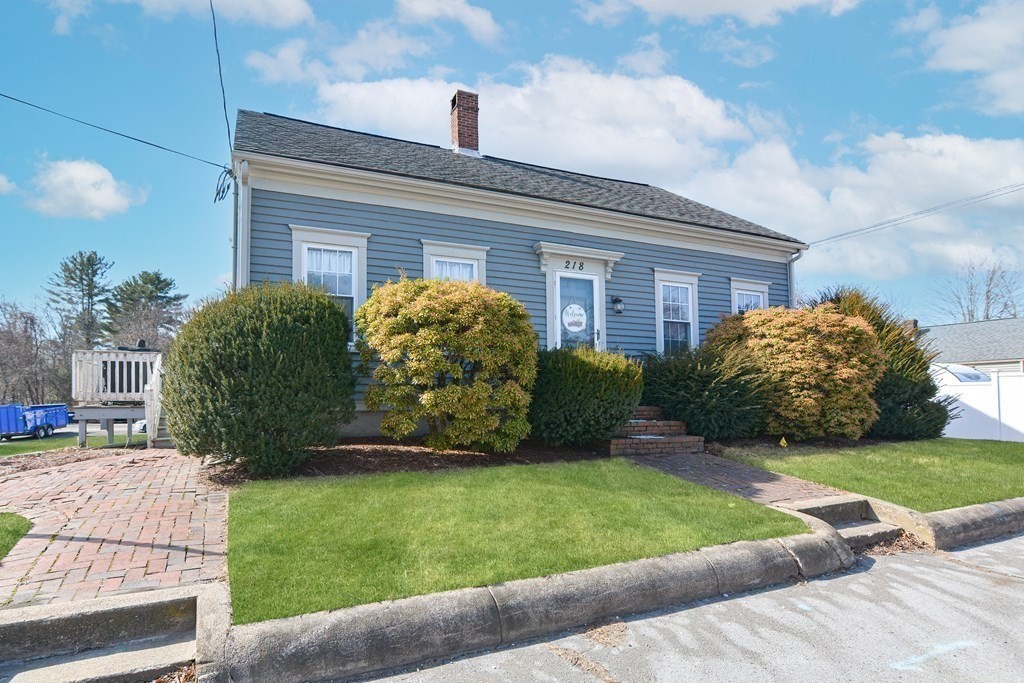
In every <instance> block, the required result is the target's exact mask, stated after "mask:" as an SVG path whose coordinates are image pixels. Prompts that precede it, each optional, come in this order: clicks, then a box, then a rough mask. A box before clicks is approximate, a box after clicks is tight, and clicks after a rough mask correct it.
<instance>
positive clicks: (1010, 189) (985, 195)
mask: <svg viewBox="0 0 1024 683" xmlns="http://www.w3.org/2000/svg"><path fill="white" fill-rule="evenodd" d="M1021 190H1024V183H1014V184H1013V185H1005V186H1003V187H997V188H995V189H994V190H989V191H988V192H982V193H981V194H976V195H972V196H970V197H962V198H961V199H954V200H953V201H951V202H946V203H945V204H939V205H937V206H932V207H929V208H927V209H921V210H920V211H915V212H913V213H908V214H905V215H903V216H897V217H896V218H890V219H889V220H885V221H881V222H880V223H874V224H872V225H868V226H866V227H863V228H857V229H856V230H848V231H846V232H841V233H839V234H837V235H832V236H831V237H825V238H822V239H820V240H816V241H814V242H811V243H810V244H811V246H818V245H822V244H829V243H831V242H838V241H839V240H845V239H849V238H851V237H858V236H860V235H867V234H869V233H872V232H878V231H879V230H885V229H886V228H892V227H895V226H897V225H903V224H904V223H910V222H912V221H916V220H920V219H922V218H926V217H928V216H931V215H932V214H935V213H938V212H939V211H945V210H947V209H959V208H961V207H964V206H970V205H971V204H980V203H981V202H987V201H989V200H990V199H995V198H996V197H1002V196H1003V195H1007V194H1012V193H1014V192H1020V191H1021Z"/></svg>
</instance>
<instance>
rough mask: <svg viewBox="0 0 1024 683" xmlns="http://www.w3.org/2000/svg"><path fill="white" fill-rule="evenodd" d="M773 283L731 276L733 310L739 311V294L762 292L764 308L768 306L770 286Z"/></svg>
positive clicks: (734, 311)
mask: <svg viewBox="0 0 1024 683" xmlns="http://www.w3.org/2000/svg"><path fill="white" fill-rule="evenodd" d="M771 284H772V283H770V282H762V281H761V280H744V279H741V278H737V277H732V278H729V286H730V290H731V294H730V296H731V298H732V312H733V313H739V312H740V306H739V301H738V299H739V296H738V295H739V294H760V295H761V301H762V302H763V303H764V308H768V287H769V285H771Z"/></svg>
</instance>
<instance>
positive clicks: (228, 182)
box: [210, 0, 235, 202]
mask: <svg viewBox="0 0 1024 683" xmlns="http://www.w3.org/2000/svg"><path fill="white" fill-rule="evenodd" d="M210 19H211V21H212V23H213V49H214V51H216V53H217V77H218V78H219V79H220V101H221V105H222V106H223V108H224V127H225V128H226V129H227V133H228V156H230V155H231V150H232V144H231V121H230V119H229V118H228V96H227V94H226V92H225V91H224V69H223V67H222V66H221V61H220V39H219V38H218V37H217V13H216V12H215V11H214V9H213V0H210ZM234 181H235V174H234V172H233V171H232V170H231V168H230V167H228V168H225V169H224V170H223V171H221V174H220V178H218V179H217V191H216V192H215V193H214V198H213V201H214V202H219V201H220V200H222V199H224V198H225V197H227V196H228V192H230V191H231V186H232V184H233V183H234Z"/></svg>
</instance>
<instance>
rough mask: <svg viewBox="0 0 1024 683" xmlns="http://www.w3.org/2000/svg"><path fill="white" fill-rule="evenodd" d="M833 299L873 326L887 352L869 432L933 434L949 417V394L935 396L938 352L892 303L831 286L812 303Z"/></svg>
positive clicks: (929, 436) (842, 309) (884, 435)
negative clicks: (934, 365)
mask: <svg viewBox="0 0 1024 683" xmlns="http://www.w3.org/2000/svg"><path fill="white" fill-rule="evenodd" d="M823 304H832V305H834V306H836V307H837V308H838V309H839V312H840V313H844V314H846V315H856V316H859V317H861V318H864V320H866V321H867V322H868V324H869V325H871V327H872V328H874V330H875V335H877V337H878V344H879V346H880V347H881V349H882V354H883V355H884V356H885V371H884V372H883V373H882V379H881V380H880V381H879V382H878V385H877V386H876V387H875V392H874V399H875V403H877V404H878V421H877V422H875V424H874V425H872V427H871V429H870V430H869V431H868V436H870V437H873V438H876V439H937V438H939V437H940V436H942V432H943V431H944V430H945V429H946V425H947V424H948V423H949V420H950V405H951V404H952V403H953V401H954V399H952V398H936V396H937V395H938V393H939V387H938V386H937V385H936V384H935V380H934V379H933V378H932V376H931V362H932V361H933V360H934V359H935V356H936V355H937V354H935V353H933V352H931V351H929V350H928V348H927V347H926V346H925V345H924V344H923V343H922V341H921V340H920V339H919V338H918V335H917V334H916V331H915V330H908V329H907V328H906V326H905V325H904V323H903V320H902V319H901V318H900V316H899V315H897V314H896V312H895V311H894V310H893V308H892V307H891V306H890V305H889V304H887V303H885V302H884V301H882V300H880V299H879V298H878V297H876V296H872V295H870V294H868V293H867V292H865V291H863V290H861V289H857V288H856V287H845V286H840V287H834V288H832V289H826V290H824V291H822V292H820V293H819V294H818V296H817V297H816V298H815V300H814V301H813V302H811V305H814V306H821V305H823Z"/></svg>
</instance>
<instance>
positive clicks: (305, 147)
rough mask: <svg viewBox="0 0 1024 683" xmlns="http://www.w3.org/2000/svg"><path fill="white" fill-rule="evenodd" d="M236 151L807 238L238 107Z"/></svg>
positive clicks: (588, 179) (538, 171)
mask: <svg viewBox="0 0 1024 683" xmlns="http://www.w3.org/2000/svg"><path fill="white" fill-rule="evenodd" d="M234 144H235V150H236V151H238V152H256V153H259V154H269V155H272V156H278V157H285V158H289V159H301V160H304V161H312V162H316V163H322V164H329V165H332V166H345V167H349V168H358V169H363V170H369V171H378V172H381V173H389V174H394V175H403V176H409V177H414V178H421V179H424V180H433V181H437V182H442V183H449V184H453V185H464V186H469V187H476V188H480V189H485V190H492V191H495V192H503V193H506V194H516V195H525V196H528V197H535V198H538V199H548V200H552V201H556V202H563V203H567V204H575V205H579V206H588V207H594V208H598V209H607V210H609V211H617V212H620V213H627V214H633V215H637V216H645V217H649V218H659V219H663V220H668V221H674V222H680V223H689V224H696V225H700V226H704V227H709V228H718V229H721V230H728V231H731V232H737V233H744V234H748V235H757V236H760V237H769V238H773V239H778V240H784V241H787V242H793V243H794V245H795V246H796V245H800V244H801V243H800V241H799V240H797V239H795V238H793V237H789V236H787V235H783V234H782V233H779V232H775V231H774V230H769V229H768V228H765V227H763V226H761V225H758V224H756V223H751V222H750V221H747V220H743V219H742V218H737V217H736V216H733V215H731V214H728V213H725V212H724V211H719V210H717V209H713V208H711V207H710V206H705V205H704V204H701V203H699V202H695V201H693V200H691V199H687V198H686V197H681V196H679V195H677V194H673V193H671V192H669V191H668V190H663V189H661V188H658V187H652V186H651V185H644V184H642V183H633V182H629V181H625V180H613V179H610V178H600V177H596V176H590V175H584V174H581V173H572V172H570V171H562V170H558V169H554V168H545V167H543V166H534V165H532V164H526V163H521V162H518V161H509V160H508V159H499V158H495V157H487V156H485V157H481V158H476V157H472V156H468V155H465V154H456V153H455V152H453V151H452V150H450V149H444V148H442V147H435V146H433V145H426V144H422V143H418V142H409V141H407V140H397V139H394V138H387V137H382V136H379V135H371V134H369V133H360V132H357V131H351V130H345V129H342V128H333V127H331V126H325V125H321V124H317V123H310V122H308V121H300V120H298V119H291V118H287V117H284V116H277V115H274V114H261V113H259V112H254V111H248V110H244V109H242V110H239V112H238V120H237V123H236V126H235V143H234Z"/></svg>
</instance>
